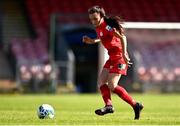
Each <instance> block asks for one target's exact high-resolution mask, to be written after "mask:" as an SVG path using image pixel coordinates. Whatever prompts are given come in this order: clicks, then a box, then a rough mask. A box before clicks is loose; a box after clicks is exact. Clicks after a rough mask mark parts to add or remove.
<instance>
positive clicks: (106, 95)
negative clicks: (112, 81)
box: [100, 84, 112, 105]
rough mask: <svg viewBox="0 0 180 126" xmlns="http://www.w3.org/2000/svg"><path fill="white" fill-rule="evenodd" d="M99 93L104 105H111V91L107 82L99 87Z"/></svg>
mask: <svg viewBox="0 0 180 126" xmlns="http://www.w3.org/2000/svg"><path fill="white" fill-rule="evenodd" d="M100 91H101V95H102V97H103V100H104V103H105V105H112V102H111V92H110V89H109V87H108V86H107V84H103V85H101V87H100Z"/></svg>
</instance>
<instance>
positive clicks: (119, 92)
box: [113, 86, 136, 107]
mask: <svg viewBox="0 0 180 126" xmlns="http://www.w3.org/2000/svg"><path fill="white" fill-rule="evenodd" d="M113 92H114V93H116V94H117V95H118V96H119V97H120V98H122V99H123V100H124V101H126V102H127V103H128V104H130V105H131V106H132V107H134V105H135V104H136V101H135V100H134V99H133V98H132V97H131V96H130V95H129V94H128V93H127V91H126V90H125V89H124V88H123V87H121V86H116V87H115V88H114V91H113Z"/></svg>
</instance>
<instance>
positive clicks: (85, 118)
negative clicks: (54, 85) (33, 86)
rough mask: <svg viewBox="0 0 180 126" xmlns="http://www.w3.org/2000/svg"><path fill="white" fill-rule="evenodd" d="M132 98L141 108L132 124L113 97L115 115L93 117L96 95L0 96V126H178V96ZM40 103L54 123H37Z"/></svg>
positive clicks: (98, 100) (99, 104) (126, 107)
mask: <svg viewBox="0 0 180 126" xmlns="http://www.w3.org/2000/svg"><path fill="white" fill-rule="evenodd" d="M132 96H133V97H134V98H135V99H137V100H138V101H142V102H143V104H144V106H145V108H144V110H143V111H142V115H141V119H140V120H133V118H134V113H133V111H132V109H131V107H130V106H129V105H128V104H127V103H125V102H123V101H122V100H121V99H120V98H119V97H118V96H116V95H113V96H112V100H113V104H114V107H115V113H113V114H108V115H105V116H97V115H95V113H94V110H95V109H96V108H99V107H103V106H104V105H103V101H102V99H101V96H100V95H99V94H83V95H82V94H71V95H68V94H65V95H0V125H180V95H178V94H170V95H168V94H163V95H159V94H154V95H152V94H151V95H150V94H132ZM43 103H48V104H51V105H52V106H53V107H54V109H55V113H56V115H55V118H54V119H45V120H41V119H38V117H37V115H36V109H37V108H38V106H39V105H41V104H43Z"/></svg>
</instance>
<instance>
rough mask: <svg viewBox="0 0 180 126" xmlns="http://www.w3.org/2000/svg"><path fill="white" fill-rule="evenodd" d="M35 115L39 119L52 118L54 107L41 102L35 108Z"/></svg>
mask: <svg viewBox="0 0 180 126" xmlns="http://www.w3.org/2000/svg"><path fill="white" fill-rule="evenodd" d="M37 115H38V117H39V119H47V118H49V119H52V118H54V115H55V112H54V108H53V107H52V106H51V105H49V104H42V105H40V106H39V107H38V109H37Z"/></svg>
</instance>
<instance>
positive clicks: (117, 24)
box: [104, 16, 124, 35]
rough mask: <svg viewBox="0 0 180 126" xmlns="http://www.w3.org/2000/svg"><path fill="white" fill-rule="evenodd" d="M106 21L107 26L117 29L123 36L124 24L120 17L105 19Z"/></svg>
mask: <svg viewBox="0 0 180 126" xmlns="http://www.w3.org/2000/svg"><path fill="white" fill-rule="evenodd" d="M104 21H105V22H106V24H107V25H109V26H110V27H112V28H116V30H118V31H119V33H120V34H121V35H122V34H123V32H124V30H123V27H122V25H121V24H123V22H122V20H121V18H120V17H119V16H112V17H106V16H105V17H104Z"/></svg>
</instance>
